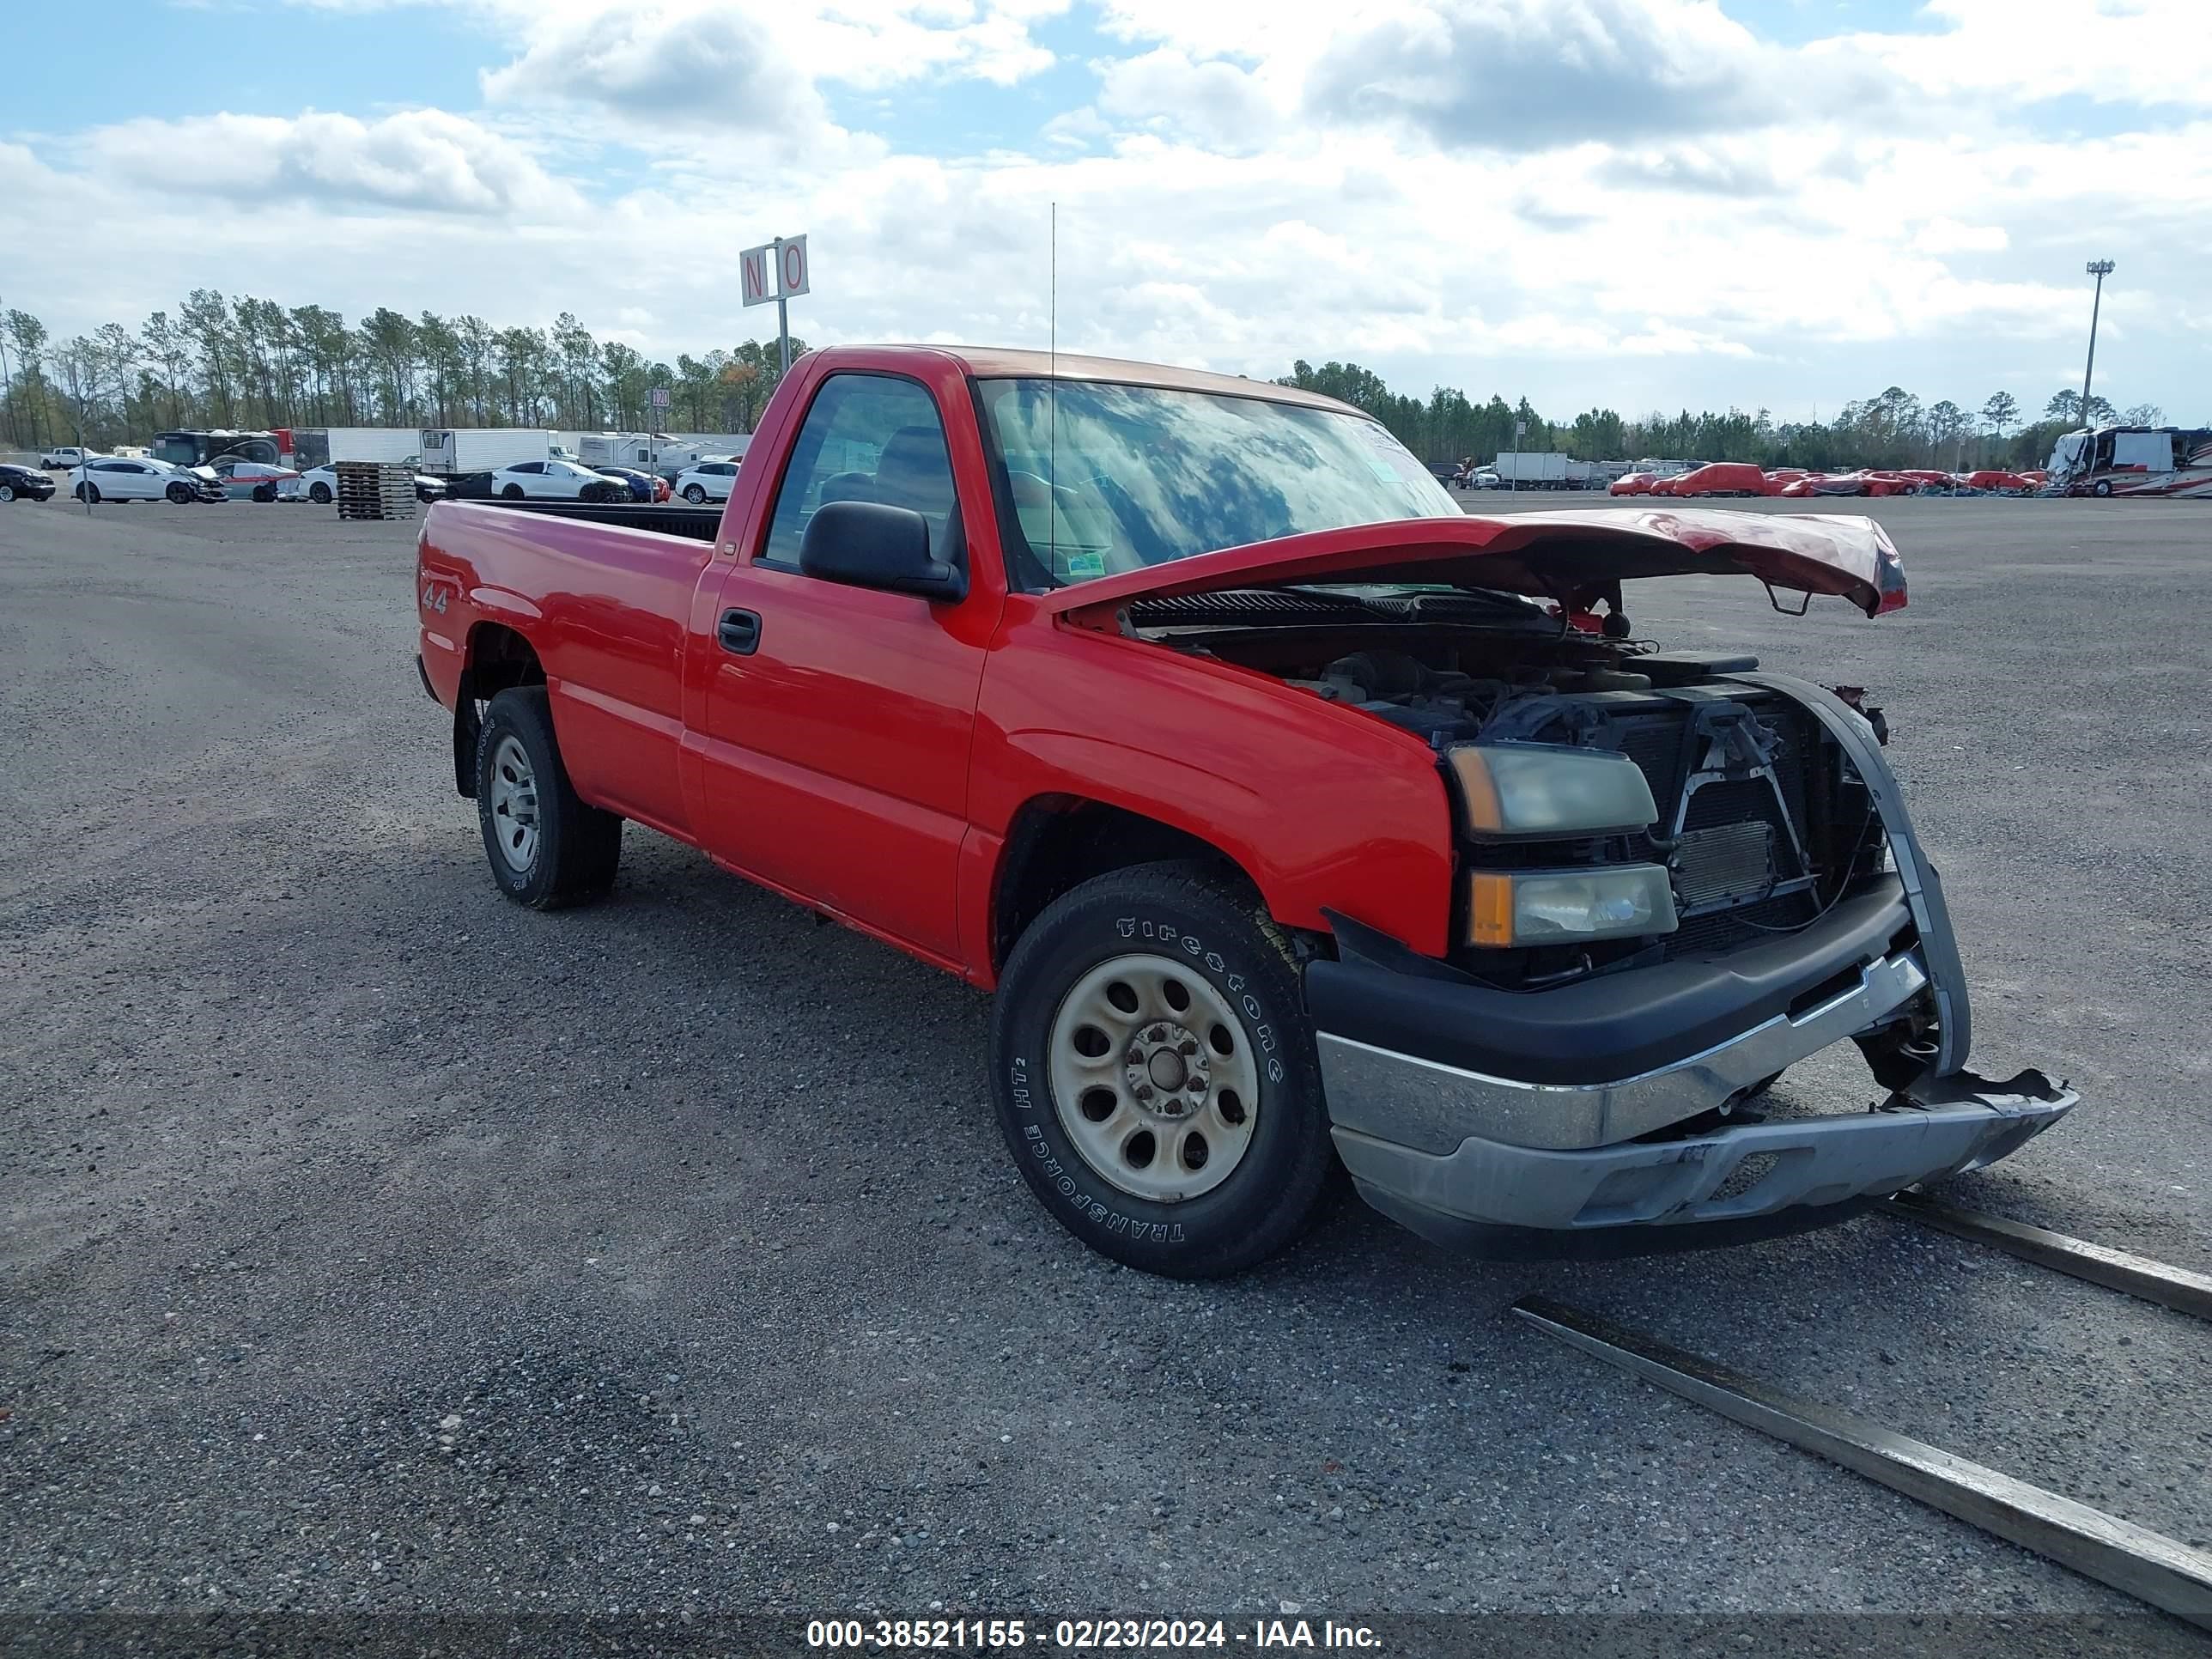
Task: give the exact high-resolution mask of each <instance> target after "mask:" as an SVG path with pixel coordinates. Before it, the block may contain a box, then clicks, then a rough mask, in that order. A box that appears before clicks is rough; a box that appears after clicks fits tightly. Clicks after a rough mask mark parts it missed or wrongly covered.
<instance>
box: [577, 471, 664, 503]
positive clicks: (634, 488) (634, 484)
mask: <svg viewBox="0 0 2212 1659" xmlns="http://www.w3.org/2000/svg"><path fill="white" fill-rule="evenodd" d="M590 465H591V468H592V471H594V472H602V473H605V475H606V476H607V477H610V478H620V479H621V480H622V481H623V483H626V484H628V485H629V494H630V499H631V500H632V501H648V502H650V501H666V500H667V499H668V497H669V495H671V493H672V491H671V489H670V486H669V483H668V480H667V479H665V478H656V477H653V474H652V473H650V472H647V471H643V470H642V469H641V468H638V467H635V466H613V465H609V464H608V463H606V462H605V461H593V462H592V463H590Z"/></svg>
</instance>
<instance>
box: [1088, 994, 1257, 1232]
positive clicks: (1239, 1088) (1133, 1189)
mask: <svg viewBox="0 0 2212 1659" xmlns="http://www.w3.org/2000/svg"><path fill="white" fill-rule="evenodd" d="M1048 1054H1049V1057H1050V1063H1049V1065H1048V1077H1049V1080H1050V1083H1051V1087H1052V1103H1053V1110H1054V1114H1055V1115H1057V1116H1058V1117H1059V1119H1060V1129H1061V1131H1062V1132H1063V1133H1065V1134H1066V1136H1067V1139H1068V1141H1069V1143H1070V1144H1071V1145H1072V1146H1073V1147H1074V1149H1075V1152H1076V1155H1077V1156H1078V1157H1079V1158H1082V1160H1083V1161H1084V1163H1085V1164H1086V1165H1088V1166H1089V1167H1090V1169H1091V1171H1092V1172H1093V1173H1094V1174H1096V1175H1097V1176H1099V1177H1100V1178H1101V1179H1102V1180H1103V1181H1105V1182H1108V1183H1109V1184H1110V1185H1111V1186H1113V1187H1115V1188H1117V1189H1118V1190H1120V1191H1121V1192H1124V1193H1127V1194H1129V1195H1130V1196H1131V1197H1133V1198H1141V1199H1146V1200H1150V1201H1152V1203H1155V1204H1180V1203H1182V1202H1184V1201H1186V1200H1190V1199H1194V1198H1196V1197H1198V1196H1200V1194H1204V1193H1208V1192H1211V1191H1212V1190H1213V1188H1216V1187H1218V1186H1219V1185H1220V1184H1221V1183H1222V1182H1225V1181H1226V1180H1227V1179H1228V1178H1229V1177H1230V1176H1231V1175H1232V1174H1234V1173H1235V1172H1236V1170H1237V1167H1238V1166H1239V1165H1240V1164H1243V1161H1244V1158H1245V1155H1246V1154H1247V1153H1248V1152H1249V1151H1250V1150H1251V1146H1252V1132H1253V1129H1254V1127H1255V1124H1256V1123H1257V1121H1258V1119H1259V1115H1260V1074H1259V1070H1258V1067H1257V1066H1255V1064H1254V1060H1253V1051H1252V1045H1251V1042H1249V1039H1248V1037H1247V1036H1246V1033H1245V1029H1244V1022H1243V1019H1242V1018H1240V1017H1239V1016H1238V1015H1237V1011H1236V1010H1235V1009H1234V1008H1233V1007H1231V1006H1230V1002H1229V1000H1228V998H1227V997H1225V996H1224V995H1223V994H1221V993H1220V992H1219V991H1218V990H1217V989H1215V988H1214V987H1213V985H1212V982H1211V981H1208V980H1206V978H1204V977H1203V976H1202V975H1200V974H1198V973H1197V972H1195V971H1194V969H1191V968H1190V967H1188V966H1187V965H1185V964H1184V963H1180V962H1177V961H1176V960H1175V958H1174V957H1164V956H1158V955H1155V954H1152V952H1149V951H1138V952H1132V953H1130V954H1128V955H1125V956H1118V957H1111V958H1109V960H1107V961H1105V962H1103V963H1099V964H1098V965H1097V967H1096V968H1093V969H1091V970H1090V972H1088V973H1086V974H1085V975H1083V977H1082V978H1080V979H1079V980H1078V981H1076V982H1075V984H1074V985H1073V987H1070V988H1069V990H1068V993H1067V994H1066V996H1064V997H1062V998H1061V999H1060V1006H1059V1008H1058V1009H1057V1010H1056V1011H1055V1012H1054V1015H1053V1020H1052V1032H1051V1036H1050V1038H1049V1042H1048Z"/></svg>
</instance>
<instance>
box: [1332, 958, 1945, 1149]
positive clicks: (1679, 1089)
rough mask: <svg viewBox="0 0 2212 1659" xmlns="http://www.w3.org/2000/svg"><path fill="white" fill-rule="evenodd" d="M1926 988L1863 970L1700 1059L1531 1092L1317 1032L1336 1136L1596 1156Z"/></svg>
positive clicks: (1886, 971) (1700, 1109) (1881, 967)
mask: <svg viewBox="0 0 2212 1659" xmlns="http://www.w3.org/2000/svg"><path fill="white" fill-rule="evenodd" d="M1927 987H1928V970H1927V969H1926V968H1925V967H1924V966H1923V964H1922V959H1921V956H1920V953H1919V951H1917V950H1912V951H1899V953H1898V954H1897V955H1895V956H1893V957H1885V958H1882V959H1881V960H1879V961H1876V962H1874V963H1867V964H1865V965H1863V966H1862V967H1861V968H1860V969H1858V977H1857V982H1856V983H1854V984H1852V985H1850V986H1848V987H1845V988H1844V989H1842V990H1839V991H1838V992H1837V993H1836V994H1833V995H1832V996H1831V997H1829V998H1828V999H1827V1000H1826V1001H1824V1002H1822V1003H1820V1005H1819V1006H1816V1007H1813V1008H1808V1009H1806V1010H1804V1011H1803V1012H1800V1013H1798V1014H1796V1015H1794V1016H1793V1015H1790V1014H1787V1013H1781V1014H1777V1015H1775V1016H1774V1017H1773V1018H1771V1019H1767V1020H1765V1021H1763V1022H1761V1023H1759V1024H1755V1025H1753V1027H1752V1028H1751V1029H1750V1030H1746V1031H1744V1032H1742V1033H1741V1034H1740V1035H1738V1036H1733V1037H1730V1038H1729V1040H1728V1041H1727V1042H1721V1043H1717V1044H1715V1045H1714V1046H1712V1047H1711V1048H1706V1049H1705V1050H1704V1051H1703V1052H1702V1053H1699V1054H1691V1055H1689V1056H1687V1057H1686V1058H1685V1059H1682V1060H1675V1061H1674V1062H1672V1063H1671V1064H1668V1065H1665V1066H1657V1067H1655V1068H1654V1069H1652V1070H1650V1071H1648V1072H1644V1073H1638V1075H1635V1076H1632V1077H1626V1078H1622V1079H1618V1080H1616V1081H1613V1082H1605V1083H1530V1082H1523V1081H1521V1080H1519V1079H1514V1078H1507V1077H1494V1076H1491V1075H1489V1074H1487V1073H1482V1072H1478V1071H1473V1070H1469V1069H1466V1068H1463V1067H1461V1066H1449V1065H1445V1064H1443V1063H1442V1062H1440V1061H1437V1060H1425V1059H1422V1058H1420V1057H1419V1056H1418V1055H1414V1054H1398V1053H1395V1052H1393V1051H1391V1050H1389V1049H1386V1048H1376V1047H1374V1046H1372V1045H1370V1044H1368V1043H1364V1042H1358V1041H1357V1040H1355V1039H1353V1038H1351V1037H1347V1036H1341V1035H1339V1034H1336V1033H1333V1032H1329V1031H1326V1030H1324V1031H1322V1033H1321V1034H1320V1050H1321V1071H1322V1085H1323V1087H1324V1088H1325V1089H1326V1091H1328V1101H1329V1109H1330V1115H1331V1116H1332V1118H1333V1119H1334V1121H1335V1123H1336V1125H1337V1126H1338V1127H1339V1128H1340V1129H1342V1128H1350V1129H1352V1130H1356V1131H1362V1132H1364V1133H1367V1134H1369V1135H1370V1137H1376V1138H1382V1139H1392V1140H1399V1141H1404V1142H1407V1143H1409V1144H1411V1145H1412V1146H1415V1147H1425V1148H1426V1149H1428V1150H1430V1151H1442V1150H1443V1149H1444V1148H1445V1147H1448V1146H1451V1145H1453V1144H1454V1143H1455V1142H1456V1141H1458V1140H1459V1139H1461V1138H1462V1136H1464V1135H1467V1134H1468V1133H1474V1134H1478V1135H1481V1136H1484V1137H1486V1138H1489V1139H1496V1140H1499V1141H1504V1142H1506V1143H1509V1144H1511V1145H1514V1146H1535V1147H1546V1148H1552V1149H1558V1150H1568V1149H1574V1148H1582V1147H1591V1146H1608V1145H1610V1144H1612V1143H1613V1142H1615V1141H1621V1140H1629V1139H1633V1138H1635V1137H1636V1136H1638V1135H1642V1134H1649V1133H1651V1132H1652V1131H1653V1130H1655V1129H1662V1128H1665V1127H1667V1126H1668V1124H1670V1123H1680V1122H1681V1121H1683V1120H1684V1119H1686V1118H1692V1117H1696V1116H1698V1115H1700V1114H1701V1113H1705V1112H1709V1111H1711V1110H1713V1109H1716V1108H1717V1107H1719V1106H1721V1105H1723V1104H1724V1103H1726V1102H1728V1101H1729V1100H1730V1099H1732V1098H1734V1097H1735V1096H1737V1095H1740V1094H1741V1093H1743V1092H1744V1091H1747V1090H1748V1089H1750V1088H1751V1087H1752V1085H1754V1084H1756V1083H1759V1082H1760V1081H1762V1080H1763V1079H1766V1078H1770V1077H1772V1076H1773V1075H1774V1074H1775V1073H1777V1072H1779V1071H1781V1070H1783V1069H1784V1067H1786V1066H1793V1065H1795V1064H1796V1062H1797V1061H1799V1060H1802V1059H1804V1058H1805V1057H1806V1056H1807V1055H1808V1054H1814V1053H1817V1052H1818V1051H1819V1050H1820V1049H1822V1048H1826V1047H1828V1046H1829V1045H1830V1044H1831V1043H1834V1042H1842V1041H1843V1040H1844V1038H1846V1037H1850V1036H1855V1035H1857V1033H1859V1032H1861V1031H1868V1030H1873V1029H1874V1028H1875V1027H1876V1026H1878V1025H1881V1024H1885V1023H1887V1021H1888V1020H1890V1019H1891V1018H1893V1017H1894V1016H1896V1015H1897V1014H1898V1013H1899V1012H1900V1011H1901V1010H1903V1009H1904V1008H1905V1006H1906V1005H1907V1004H1909V1003H1910V1002H1911V1000H1913V999H1914V998H1915V997H1917V996H1918V995H1920V994H1921V993H1922V992H1923V991H1924V990H1925V989H1926V988H1927Z"/></svg>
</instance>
